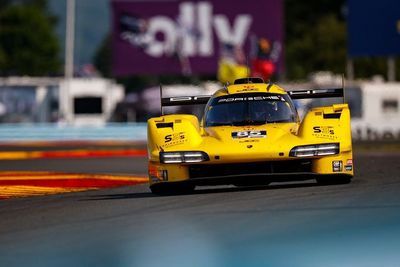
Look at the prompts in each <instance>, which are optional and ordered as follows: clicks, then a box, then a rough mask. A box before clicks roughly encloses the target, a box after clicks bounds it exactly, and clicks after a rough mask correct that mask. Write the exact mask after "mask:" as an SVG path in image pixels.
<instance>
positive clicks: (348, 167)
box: [344, 159, 353, 172]
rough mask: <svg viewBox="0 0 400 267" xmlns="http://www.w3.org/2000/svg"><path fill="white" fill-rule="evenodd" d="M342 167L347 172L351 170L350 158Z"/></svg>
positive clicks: (351, 162) (351, 161)
mask: <svg viewBox="0 0 400 267" xmlns="http://www.w3.org/2000/svg"><path fill="white" fill-rule="evenodd" d="M344 169H345V170H346V171H348V172H350V171H352V170H353V160H352V159H348V160H346V165H345V166H344Z"/></svg>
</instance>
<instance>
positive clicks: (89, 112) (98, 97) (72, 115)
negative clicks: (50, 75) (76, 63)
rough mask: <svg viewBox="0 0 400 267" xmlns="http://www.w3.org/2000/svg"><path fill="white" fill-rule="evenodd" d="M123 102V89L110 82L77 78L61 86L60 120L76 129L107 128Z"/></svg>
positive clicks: (64, 81) (62, 83)
mask: <svg viewBox="0 0 400 267" xmlns="http://www.w3.org/2000/svg"><path fill="white" fill-rule="evenodd" d="M123 98H124V88H123V87H122V86H120V85H118V84H116V83H115V82H113V81H111V80H107V79H101V78H95V79H93V78H90V79H85V78H74V79H71V80H63V81H62V82H61V83H60V90H59V103H60V113H61V116H62V118H63V119H64V120H65V122H67V123H69V124H72V125H76V126H80V125H103V124H105V123H106V122H107V120H108V119H109V118H110V116H111V114H112V112H113V110H114V108H115V106H116V104H117V103H118V102H120V101H122V99H123Z"/></svg>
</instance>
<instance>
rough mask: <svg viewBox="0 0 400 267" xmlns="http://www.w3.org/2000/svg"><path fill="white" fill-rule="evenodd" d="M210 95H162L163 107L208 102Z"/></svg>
mask: <svg viewBox="0 0 400 267" xmlns="http://www.w3.org/2000/svg"><path fill="white" fill-rule="evenodd" d="M210 97H211V96H209V95H200V96H174V97H162V98H161V107H168V106H183V105H201V104H207V102H208V100H209V99H210Z"/></svg>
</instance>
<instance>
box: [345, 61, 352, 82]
mask: <svg viewBox="0 0 400 267" xmlns="http://www.w3.org/2000/svg"><path fill="white" fill-rule="evenodd" d="M346 70H347V71H346V72H347V79H348V80H349V81H353V80H354V62H353V59H352V58H347V66H346Z"/></svg>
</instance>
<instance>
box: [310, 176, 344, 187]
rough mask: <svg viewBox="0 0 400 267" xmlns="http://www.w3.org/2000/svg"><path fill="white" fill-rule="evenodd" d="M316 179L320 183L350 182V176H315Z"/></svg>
mask: <svg viewBox="0 0 400 267" xmlns="http://www.w3.org/2000/svg"><path fill="white" fill-rule="evenodd" d="M316 180H317V183H318V184H320V185H335V184H349V183H350V182H351V176H347V175H346V176H335V175H333V176H328V177H324V176H323V177H321V178H317V179H316Z"/></svg>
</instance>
